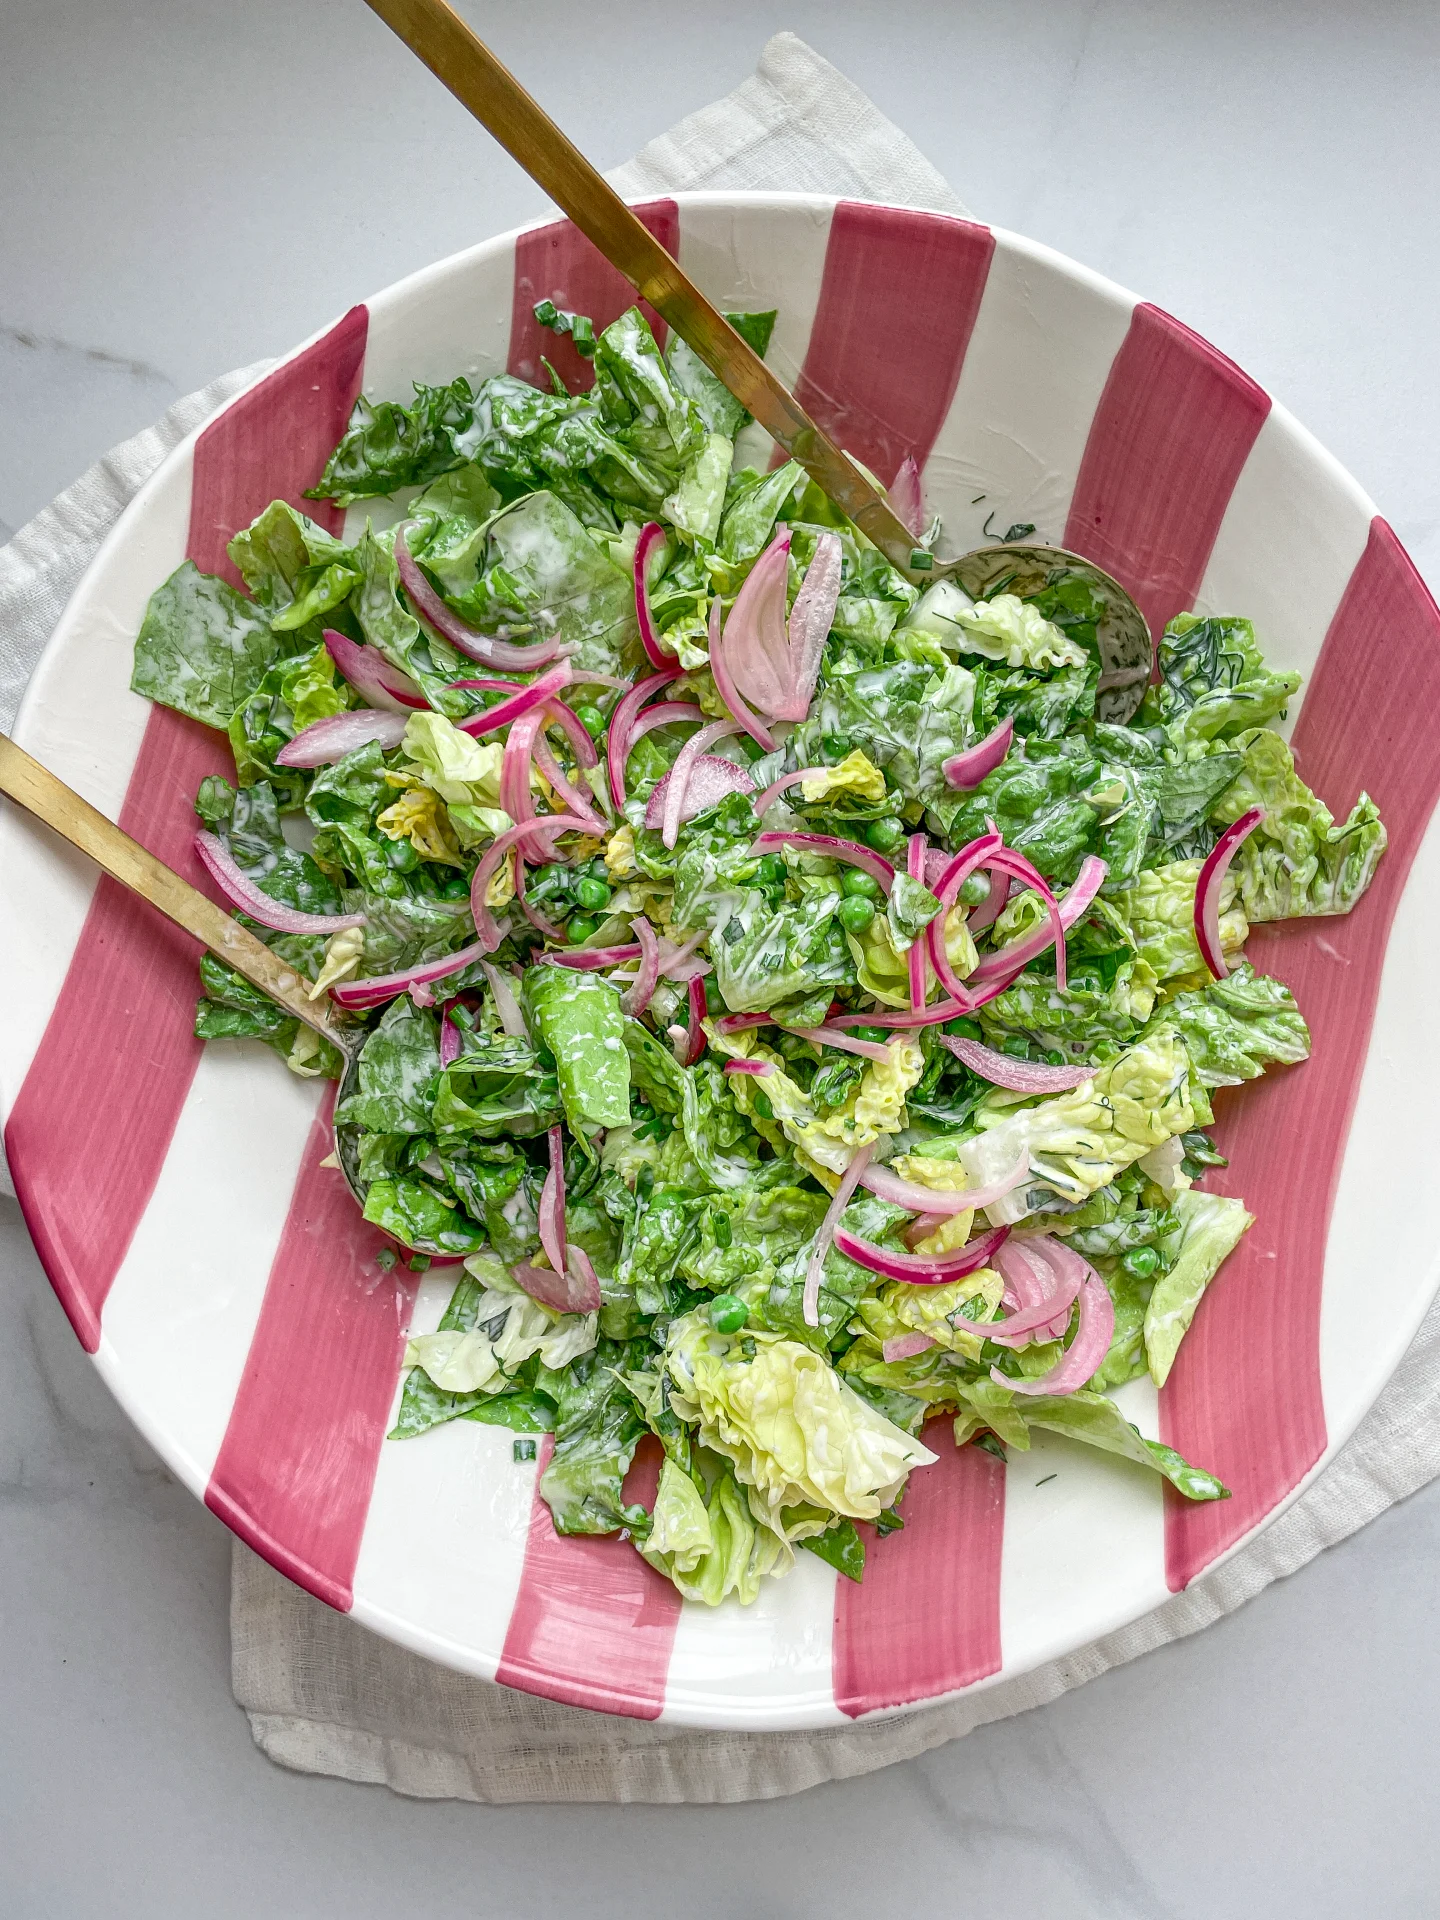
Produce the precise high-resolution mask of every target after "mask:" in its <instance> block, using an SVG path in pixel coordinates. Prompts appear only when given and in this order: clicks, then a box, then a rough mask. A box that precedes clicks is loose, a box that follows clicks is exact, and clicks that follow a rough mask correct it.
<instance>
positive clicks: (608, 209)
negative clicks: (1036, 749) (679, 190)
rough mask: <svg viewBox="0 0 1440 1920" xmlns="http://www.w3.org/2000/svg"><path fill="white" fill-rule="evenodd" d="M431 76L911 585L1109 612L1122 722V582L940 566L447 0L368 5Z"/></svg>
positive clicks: (1125, 616)
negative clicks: (1060, 581) (1014, 594)
mask: <svg viewBox="0 0 1440 1920" xmlns="http://www.w3.org/2000/svg"><path fill="white" fill-rule="evenodd" d="M366 4H367V5H368V6H369V7H370V8H371V9H372V10H373V11H374V12H375V13H377V14H379V16H380V18H381V19H382V20H383V21H384V22H385V23H386V25H387V26H389V27H391V28H393V30H394V31H395V33H396V34H398V35H399V37H400V38H401V39H402V40H403V41H404V42H405V44H406V46H408V47H409V48H410V50H411V52H412V53H414V54H416V55H417V56H418V57H419V58H420V59H421V60H423V61H424V63H425V65H426V66H427V67H429V69H430V71H431V72H432V73H433V74H434V75H435V76H436V78H437V79H439V80H441V81H443V82H444V84H445V85H446V86H447V87H448V88H449V89H450V91H451V93H453V94H454V95H455V98H456V99H457V100H458V101H459V102H460V103H461V105H462V106H464V107H466V108H468V109H469V111H470V112H471V113H472V114H474V116H475V118H476V119H477V120H478V121H479V122H480V123H481V125H482V126H484V127H486V128H488V129H489V131H490V132H491V133H492V134H493V135H494V137H495V138H496V139H497V140H498V141H499V142H500V145H501V146H502V147H504V148H505V150H506V151H507V152H508V153H509V154H510V155H511V156H512V158H514V159H515V160H517V161H518V162H519V163H520V165H521V166H522V167H523V168H524V169H525V171H526V172H527V173H528V174H529V175H530V177H531V179H532V180H534V181H535V182H536V184H537V185H538V186H540V187H541V188H542V189H543V191H544V192H545V193H546V194H548V195H549V197H550V198H551V199H552V200H553V201H554V202H555V204H556V205H557V206H558V207H559V208H560V210H561V211H562V212H563V213H565V214H567V215H568V216H569V218H570V219H571V220H572V221H573V222H574V224H575V225H576V226H577V227H578V228H579V229H580V231H581V232H582V233H583V234H584V235H585V236H586V238H587V239H588V240H590V241H591V242H592V243H593V244H594V245H595V246H596V247H598V248H599V250H600V252H601V253H603V254H604V256H605V258H606V259H607V260H608V261H609V262H610V263H611V265H612V266H614V267H617V268H618V269H619V271H620V272H621V273H622V274H624V276H625V278H626V279H627V280H628V281H629V282H630V284H631V286H632V287H634V289H635V291H636V292H637V293H638V294H639V295H640V296H641V298H642V299H644V300H648V301H649V303H650V305H651V306H652V307H653V308H654V309H655V311H656V312H657V313H659V314H660V315H662V316H663V318H664V319H665V320H666V321H668V323H669V324H670V325H671V326H672V327H673V328H674V329H675V331H676V332H677V333H678V334H679V335H680V337H681V339H682V340H684V341H685V342H686V343H687V344H688V345H689V346H691V347H693V349H694V350H695V352H696V353H697V354H699V356H700V358H701V359H702V360H703V361H704V362H705V364H706V366H707V367H709V368H710V370H711V372H712V373H714V374H716V375H717V376H718V377H719V378H720V379H721V380H722V381H724V383H725V385H726V386H727V387H728V388H729V389H730V391H731V393H733V394H734V396H735V398H736V399H737V400H739V401H740V403H741V404H742V405H743V406H745V407H746V408H748V409H749V411H750V412H751V413H752V414H753V415H754V416H755V418H756V419H757V420H758V421H759V422H760V424H761V426H762V427H764V428H765V430H766V432H767V433H768V434H770V436H771V438H772V439H774V440H775V441H776V442H778V444H779V445H780V446H782V447H783V448H784V449H785V451H786V452H787V453H788V454H789V455H790V456H791V458H792V459H794V460H797V461H798V462H799V463H800V465H801V466H802V467H804V469H805V471H806V472H807V473H808V474H810V475H811V477H812V478H813V479H814V480H815V482H816V483H817V485H819V486H820V487H821V488H822V489H823V491H824V492H825V493H827V494H828V495H829V496H830V498H831V499H832V500H833V501H834V502H835V503H836V505H837V506H839V507H841V508H842V509H843V510H844V511H845V512H846V513H847V514H848V515H849V516H850V518H851V519H852V520H853V521H854V522H855V524H856V526H858V527H859V528H860V529H861V531H862V532H863V533H864V534H865V535H866V536H867V538H869V539H870V540H872V541H873V542H874V543H875V545H876V546H877V547H879V548H880V550H881V551H882V552H883V553H884V554H885V555H886V557H887V559H889V560H890V561H891V562H892V563H893V564H894V565H895V566H897V567H898V568H899V569H900V570H901V572H902V573H904V574H905V575H906V577H907V578H908V579H910V580H911V581H913V582H914V583H915V584H916V585H928V584H931V583H933V582H935V581H938V580H941V579H944V578H947V577H953V578H955V579H956V580H958V581H959V583H960V585H961V586H962V587H963V588H964V589H965V591H966V592H967V593H968V594H970V595H971V597H972V598H974V597H976V596H977V595H978V594H979V593H981V592H983V591H985V590H986V589H990V590H992V591H998V590H999V589H998V588H997V586H996V583H997V582H1000V583H1001V585H1002V586H1003V587H1010V586H1013V587H1014V588H1015V589H1016V590H1017V591H1018V592H1020V593H1022V594H1023V593H1033V592H1036V591H1038V590H1039V589H1040V588H1042V587H1043V586H1045V585H1046V584H1047V583H1048V582H1049V581H1051V580H1053V579H1055V578H1056V577H1057V576H1061V575H1068V576H1069V577H1071V578H1074V577H1076V576H1078V577H1080V578H1082V579H1083V580H1085V581H1086V583H1087V584H1088V585H1090V586H1091V587H1092V588H1093V589H1094V590H1095V592H1096V593H1097V595H1098V596H1099V598H1100V600H1101V601H1102V602H1103V604H1104V607H1105V614H1104V617H1103V618H1102V619H1101V621H1100V622H1099V623H1098V629H1097V643H1098V646H1099V650H1100V662H1101V669H1102V671H1101V676H1100V693H1099V698H1098V700H1097V703H1096V711H1097V713H1098V714H1099V717H1100V718H1101V719H1103V720H1108V721H1113V722H1117V723H1123V722H1124V721H1126V720H1128V719H1129V718H1130V717H1131V715H1132V714H1133V713H1134V712H1135V709H1136V708H1137V707H1138V706H1139V704H1140V701H1141V698H1142V697H1143V695H1144V692H1145V686H1146V683H1147V681H1148V680H1149V678H1150V662H1151V653H1152V647H1151V638H1150V630H1149V627H1148V626H1147V625H1146V622H1145V617H1144V615H1143V614H1142V613H1141V611H1140V609H1139V607H1137V606H1136V604H1135V602H1134V600H1133V599H1132V598H1131V596H1130V595H1129V594H1128V593H1127V592H1126V591H1125V589H1124V587H1122V586H1121V585H1120V583H1119V581H1118V580H1114V579H1112V578H1111V576H1110V575H1109V574H1108V573H1105V572H1103V571H1102V570H1101V569H1100V568H1099V567H1097V566H1096V565H1095V564H1094V562H1093V561H1090V560H1086V559H1085V558H1084V557H1083V556H1082V555H1080V554H1076V553H1069V552H1067V551H1066V550H1065V549H1064V548H1062V547H1043V546H1027V545H1022V546H1014V545H1008V544H1002V545H997V546H990V547H980V548H977V549H976V551H975V552H973V553H967V554H964V555H962V557H961V558H960V559H958V560H951V561H937V560H936V559H935V556H934V555H933V554H931V553H929V552H927V551H926V550H925V549H924V548H923V547H922V546H920V545H919V544H918V542H917V538H916V535H915V533H914V531H913V530H912V529H911V528H909V527H907V526H906V525H905V523H904V522H903V521H902V520H901V519H900V517H899V516H898V514H897V513H896V512H895V510H894V508H893V507H892V506H891V504H890V502H889V500H888V499H887V498H886V495H885V493H884V491H883V490H882V489H881V488H880V487H879V486H877V485H876V484H875V482H874V481H873V480H872V479H871V478H870V476H869V475H868V474H867V473H865V472H864V471H863V469H862V468H861V467H860V466H859V465H857V463H856V462H855V461H854V460H852V459H851V458H850V456H849V454H847V453H846V452H845V451H844V450H843V448H841V447H839V446H837V445H836V443H835V442H834V441H833V440H832V439H831V438H830V436H829V435H828V434H827V433H826V432H825V430H824V428H823V427H820V426H818V425H817V424H816V422H815V421H814V420H812V419H811V418H810V416H809V414H808V413H807V412H806V411H805V409H804V408H803V407H802V406H801V405H800V403H799V401H798V400H797V399H796V398H795V396H794V394H793V393H791V392H790V390H789V389H788V388H787V387H786V386H785V384H784V382H783V381H781V380H780V379H779V378H777V376H776V375H775V373H774V372H773V371H772V370H771V369H770V368H769V367H767V366H766V364H765V362H764V361H763V360H762V359H761V358H760V356H759V354H758V353H756V352H755V350H754V348H753V347H751V346H750V345H749V343H748V342H747V341H745V340H743V339H742V338H741V336H740V335H739V334H738V333H737V332H736V331H735V329H734V327H732V326H731V325H730V323H729V321H728V320H726V318H725V316H724V315H723V314H722V313H721V312H720V311H719V310H718V309H717V308H716V307H714V306H713V305H712V304H711V302H710V301H709V300H707V299H706V298H705V295H704V294H703V293H701V291H700V290H699V288H698V287H697V286H696V285H695V284H694V282H693V281H692V280H690V279H689V278H688V277H687V276H686V274H685V273H683V272H682V271H681V268H680V266H679V264H678V262H677V261H675V260H674V259H673V258H672V257H671V255H670V254H669V253H667V252H666V250H665V248H664V247H663V246H661V244H660V242H659V241H658V240H657V239H656V238H655V236H654V234H653V233H651V232H650V230H649V228H648V227H647V226H645V224H644V223H643V222H642V221H641V220H640V219H639V218H638V216H637V215H636V214H635V213H634V211H633V210H632V209H631V208H630V207H628V206H627V205H626V204H625V202H624V201H623V200H622V199H621V198H620V196H619V194H618V193H616V191H615V189H614V188H613V187H612V186H610V184H609V183H608V182H607V181H606V180H605V179H604V178H603V176H602V175H601V174H600V173H598V172H597V171H596V169H595V168H594V167H592V166H591V164H590V162H589V161H588V160H587V159H586V158H585V156H584V154H582V153H581V152H580V150H579V149H578V148H577V147H576V146H575V145H574V143H573V142H572V141H571V140H569V139H568V138H567V137H566V135H565V134H564V133H562V132H561V130H560V128H559V127H557V126H556V124H555V122H554V121H553V120H552V119H551V118H550V116H549V115H548V114H547V113H546V112H545V111H544V109H543V108H542V107H541V106H540V105H539V103H538V102H537V101H535V100H533V99H532V98H531V96H530V95H529V94H528V93H527V92H526V91H525V89H524V87H522V86H521V85H520V82H519V81H518V80H517V79H516V78H515V76H514V75H513V74H512V73H511V72H510V71H509V70H508V68H506V67H504V66H502V65H501V63H500V61H498V60H497V59H496V58H495V55H494V54H493V53H492V52H491V51H490V49H489V48H488V47H487V46H486V45H485V43H484V41H483V40H481V39H479V38H478V36H477V35H475V34H474V33H472V32H471V30H470V28H469V27H468V26H467V25H466V24H465V22H464V21H463V20H462V19H461V18H460V16H459V14H457V13H456V12H455V11H454V9H453V8H452V7H450V6H447V5H446V0H366Z"/></svg>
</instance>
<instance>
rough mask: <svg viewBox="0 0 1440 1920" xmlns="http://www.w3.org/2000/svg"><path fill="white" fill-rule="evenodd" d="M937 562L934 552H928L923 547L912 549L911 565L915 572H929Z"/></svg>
mask: <svg viewBox="0 0 1440 1920" xmlns="http://www.w3.org/2000/svg"><path fill="white" fill-rule="evenodd" d="M934 564H935V556H934V554H933V553H927V552H926V551H925V549H924V548H923V547H912V548H911V549H910V566H911V569H912V571H913V572H915V573H929V571H930V569H931V568H932V567H933V566H934Z"/></svg>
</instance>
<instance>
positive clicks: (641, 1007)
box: [624, 913, 660, 1020]
mask: <svg viewBox="0 0 1440 1920" xmlns="http://www.w3.org/2000/svg"><path fill="white" fill-rule="evenodd" d="M634 929H635V937H636V939H637V940H638V941H639V942H640V971H639V972H638V973H637V974H636V976H635V982H634V985H633V986H632V987H631V989H630V991H629V992H628V993H627V994H626V995H625V997H624V1005H625V1011H626V1012H627V1013H628V1014H629V1015H630V1016H631V1017H632V1019H635V1020H638V1019H639V1018H640V1016H641V1014H642V1013H644V1011H645V1009H646V1007H648V1006H649V1004H650V1000H651V996H652V995H653V994H654V992H655V989H656V987H657V986H658V985H659V982H660V942H659V941H658V940H657V939H656V938H655V929H654V928H653V927H652V926H651V924H650V922H649V921H648V920H647V919H646V918H645V915H644V914H643V913H642V914H640V915H639V916H638V917H637V918H636V920H635V922H634Z"/></svg>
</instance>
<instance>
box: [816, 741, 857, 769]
mask: <svg viewBox="0 0 1440 1920" xmlns="http://www.w3.org/2000/svg"><path fill="white" fill-rule="evenodd" d="M854 747H855V742H854V741H853V740H852V739H851V738H850V736H849V734H848V733H824V734H822V735H821V736H820V751H821V753H823V754H824V756H825V758H826V759H827V760H828V761H830V762H831V763H832V764H833V763H834V762H835V761H837V760H843V759H844V758H845V756H846V754H847V753H851V752H853V750H854Z"/></svg>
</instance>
